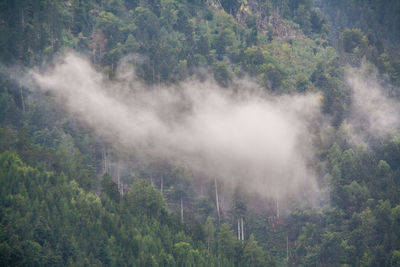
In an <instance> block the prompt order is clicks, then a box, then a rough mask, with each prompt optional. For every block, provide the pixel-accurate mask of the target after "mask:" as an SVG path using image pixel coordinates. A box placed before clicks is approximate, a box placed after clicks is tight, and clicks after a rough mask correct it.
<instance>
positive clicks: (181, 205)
mask: <svg viewBox="0 0 400 267" xmlns="http://www.w3.org/2000/svg"><path fill="white" fill-rule="evenodd" d="M181 221H182V223H183V222H184V221H183V200H182V196H181Z"/></svg>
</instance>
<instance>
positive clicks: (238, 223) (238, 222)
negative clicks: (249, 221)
mask: <svg viewBox="0 0 400 267" xmlns="http://www.w3.org/2000/svg"><path fill="white" fill-rule="evenodd" d="M237 226H238V240H240V221H239V217H238V218H237Z"/></svg>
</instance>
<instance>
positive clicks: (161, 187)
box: [160, 175, 164, 195]
mask: <svg viewBox="0 0 400 267" xmlns="http://www.w3.org/2000/svg"><path fill="white" fill-rule="evenodd" d="M163 190H164V176H162V175H161V185H160V191H161V195H162V194H163Z"/></svg>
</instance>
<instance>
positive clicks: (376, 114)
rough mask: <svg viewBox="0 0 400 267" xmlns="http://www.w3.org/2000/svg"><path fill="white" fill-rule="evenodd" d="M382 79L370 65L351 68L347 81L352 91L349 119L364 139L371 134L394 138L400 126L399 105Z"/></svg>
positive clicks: (372, 135)
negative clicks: (380, 80)
mask: <svg viewBox="0 0 400 267" xmlns="http://www.w3.org/2000/svg"><path fill="white" fill-rule="evenodd" d="M378 80H379V79H378V78H377V74H376V73H375V72H374V71H373V70H368V69H367V68H366V66H363V67H361V68H359V69H354V68H353V69H348V71H347V77H346V82H347V84H348V85H349V86H350V89H351V93H352V94H351V99H352V104H351V107H350V115H349V118H348V120H349V123H351V125H352V126H353V128H354V131H355V134H357V135H358V136H359V138H360V139H362V140H365V139H366V137H367V136H370V137H374V138H387V137H390V136H391V135H392V133H393V130H395V129H397V128H398V126H399V122H400V121H399V118H400V116H399V115H400V107H399V104H398V102H397V101H396V100H394V99H392V98H390V96H389V92H388V90H387V89H386V88H385V87H383V86H382V85H381V84H380V83H379V82H378Z"/></svg>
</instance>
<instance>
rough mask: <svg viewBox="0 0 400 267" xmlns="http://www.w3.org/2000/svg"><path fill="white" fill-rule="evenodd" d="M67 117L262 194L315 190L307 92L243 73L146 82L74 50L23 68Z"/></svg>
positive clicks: (118, 144) (119, 143)
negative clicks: (229, 78) (230, 85)
mask: <svg viewBox="0 0 400 267" xmlns="http://www.w3.org/2000/svg"><path fill="white" fill-rule="evenodd" d="M30 75H31V77H32V78H33V81H34V84H35V86H34V87H36V88H37V89H38V90H40V91H42V92H49V93H50V94H51V95H52V96H54V98H55V99H56V101H57V102H58V103H59V104H60V105H61V106H62V107H63V108H64V109H65V110H66V111H68V112H69V113H71V114H72V115H73V116H74V117H76V118H78V119H79V120H80V121H82V122H83V123H85V124H86V125H88V126H89V127H90V128H91V129H93V131H94V132H95V133H96V134H97V135H98V136H99V137H100V138H103V139H104V140H107V141H108V142H110V143H111V144H113V145H114V146H115V148H116V149H121V150H124V151H130V152H131V153H134V154H135V155H136V156H137V157H139V158H141V159H142V160H143V161H146V160H154V159H156V158H161V159H163V160H168V161H169V162H171V163H173V164H181V165H183V166H185V167H188V168H190V169H191V170H193V171H194V172H201V173H203V174H206V176H208V177H210V178H214V177H215V178H217V179H219V180H222V181H224V182H225V183H228V184H235V183H238V182H239V181H241V183H240V184H241V186H243V187H245V188H244V189H246V190H248V191H249V192H251V193H258V194H260V195H261V196H264V197H274V196H276V195H279V196H280V197H285V196H287V195H291V196H299V197H300V196H304V194H305V192H307V195H309V193H310V192H318V186H317V182H316V177H315V175H314V173H313V170H312V169H313V168H312V164H313V161H314V147H313V128H315V127H314V126H315V125H313V124H314V122H315V119H316V118H317V117H318V116H320V107H319V105H320V98H319V97H318V96H317V95H314V94H308V95H286V96H271V95H268V94H266V93H264V92H263V91H262V90H261V89H257V86H256V85H255V84H253V83H252V82H249V81H246V80H243V81H241V85H240V86H239V87H240V88H239V89H237V88H236V89H226V88H220V87H218V86H217V85H216V83H215V82H213V81H212V80H211V79H208V80H206V81H203V82H200V81H197V80H188V81H185V82H183V83H181V84H179V85H175V86H167V85H157V86H153V87H151V86H146V85H144V84H142V83H140V82H139V81H138V79H136V76H135V73H134V70H133V69H132V65H131V64H129V63H128V62H127V61H125V62H123V63H122V64H121V65H120V67H119V68H118V70H117V74H116V78H115V79H114V80H112V81H110V80H109V79H108V78H106V77H105V76H104V75H103V74H102V73H101V72H99V71H96V69H95V68H94V67H93V66H92V65H91V64H90V63H89V61H88V60H87V59H85V58H84V57H81V56H79V55H77V54H72V53H70V54H66V55H65V56H64V57H62V58H59V59H58V60H56V61H55V62H54V65H51V67H48V68H47V70H45V71H38V70H32V71H31V72H30Z"/></svg>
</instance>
